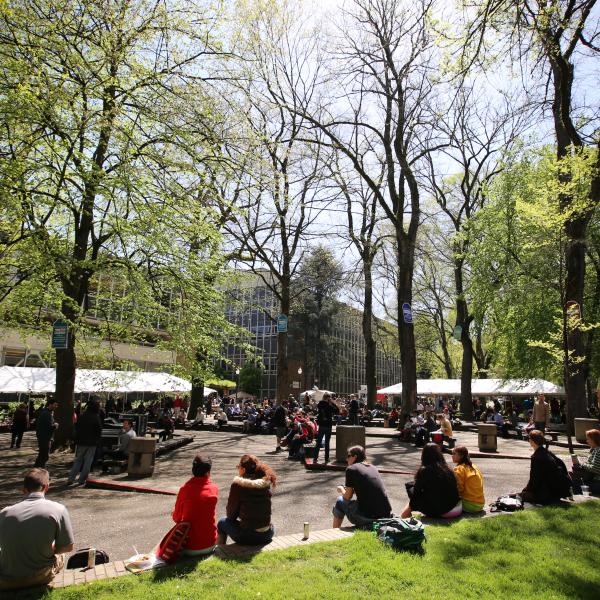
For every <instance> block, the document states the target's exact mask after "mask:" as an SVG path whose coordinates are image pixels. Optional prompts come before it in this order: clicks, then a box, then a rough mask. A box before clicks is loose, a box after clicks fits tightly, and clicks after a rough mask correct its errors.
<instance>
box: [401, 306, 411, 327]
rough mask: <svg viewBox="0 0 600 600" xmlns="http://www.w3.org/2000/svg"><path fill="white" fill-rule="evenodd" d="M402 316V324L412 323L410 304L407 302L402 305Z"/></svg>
mask: <svg viewBox="0 0 600 600" xmlns="http://www.w3.org/2000/svg"><path fill="white" fill-rule="evenodd" d="M402 314H403V315H404V322H405V323H412V322H413V315H412V310H411V308H410V304H409V303H408V302H405V303H404V304H403V305H402Z"/></svg>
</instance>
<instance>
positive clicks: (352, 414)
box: [348, 394, 359, 425]
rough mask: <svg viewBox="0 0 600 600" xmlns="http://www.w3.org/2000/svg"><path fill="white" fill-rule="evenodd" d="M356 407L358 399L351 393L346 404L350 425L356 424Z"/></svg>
mask: <svg viewBox="0 0 600 600" xmlns="http://www.w3.org/2000/svg"><path fill="white" fill-rule="evenodd" d="M358 408H359V406H358V400H357V399H356V396H355V395H354V394H352V395H351V396H350V405H349V406H348V420H349V421H350V425H358Z"/></svg>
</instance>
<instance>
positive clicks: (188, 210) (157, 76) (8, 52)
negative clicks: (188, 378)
mask: <svg viewBox="0 0 600 600" xmlns="http://www.w3.org/2000/svg"><path fill="white" fill-rule="evenodd" d="M200 17H202V20H203V22H204V23H205V25H203V26H200V27H198V26H197V22H198V19H199V18H200ZM212 19H213V17H212V16H211V15H210V14H209V13H208V12H205V13H202V12H201V11H200V10H199V9H198V7H197V6H195V5H194V4H191V3H187V2H186V3H179V2H177V1H173V2H168V3H166V4H165V3H163V2H156V1H151V0H135V1H129V0H127V1H126V0H118V1H117V0H115V1H111V2H98V1H94V0H84V1H83V2H80V1H78V2H73V1H70V0H66V1H65V2H60V3H57V2H55V1H54V0H41V1H38V0H35V1H34V0H25V1H23V2H20V3H11V4H7V3H4V4H2V5H1V6H0V51H1V52H2V56H3V78H2V81H1V82H0V97H1V98H2V101H3V105H4V106H5V107H7V108H9V110H7V111H6V112H5V113H4V116H3V118H2V128H1V133H0V136H1V137H0V148H1V151H2V153H3V161H2V165H1V166H0V189H1V193H2V199H3V200H8V202H5V203H4V202H3V204H2V209H1V210H2V211H3V215H2V216H3V217H4V218H6V219H9V220H10V222H12V223H14V224H15V226H14V227H13V228H12V229H10V230H9V231H3V237H2V248H1V249H0V252H1V253H2V255H3V256H4V257H6V256H9V257H10V258H11V260H12V261H13V264H14V265H15V268H14V273H15V274H16V277H10V278H9V281H10V285H9V286H8V289H7V290H5V292H4V294H3V296H4V298H5V302H6V300H7V299H9V298H10V300H11V306H12V307H15V306H21V307H22V310H17V311H16V312H17V313H21V314H22V313H25V312H27V313H29V314H30V316H31V315H36V314H37V315H48V318H49V319H50V320H52V319H54V318H55V316H61V317H62V318H64V319H65V320H66V321H67V322H68V323H69V325H70V329H69V336H68V347H67V348H66V349H64V350H57V353H56V398H57V400H58V401H59V411H58V421H59V424H60V428H59V430H58V432H57V436H56V443H57V445H59V446H60V445H62V444H64V442H65V440H66V439H67V438H68V437H69V435H70V429H71V423H72V414H73V389H74V383H75V369H76V358H77V357H76V340H77V339H78V336H81V334H82V332H83V330H84V326H87V325H89V326H91V329H92V331H96V332H97V331H98V329H96V328H97V327H98V326H99V321H98V320H96V322H92V323H90V322H89V321H90V319H89V318H88V317H86V312H87V311H88V309H89V299H90V296H91V293H90V292H91V291H92V290H93V288H94V281H95V279H96V278H97V277H98V275H99V274H100V273H103V274H106V275H107V276H109V277H110V278H112V280H113V281H116V282H117V287H118V289H119V298H118V301H117V303H116V304H115V305H114V306H119V305H120V307H121V309H122V311H124V312H125V315H126V316H125V318H124V320H123V322H122V323H120V324H119V325H117V324H115V323H114V321H113V320H112V319H106V320H105V321H104V323H105V326H106V327H110V328H111V329H110V335H111V336H117V337H118V335H119V334H127V335H129V336H131V337H137V338H138V339H145V340H146V341H151V342H157V341H160V340H161V339H162V340H163V341H164V342H165V343H169V341H170V342H171V343H175V341H177V343H178V344H179V350H180V351H181V352H182V354H183V355H184V356H188V357H190V359H191V360H193V358H192V357H193V356H194V355H195V354H196V352H197V348H198V344H200V343H202V344H203V345H204V346H205V348H206V349H207V351H208V352H213V353H214V352H215V347H217V346H218V340H219V335H218V331H219V330H220V328H221V327H223V328H225V327H226V325H225V323H224V320H222V319H220V317H219V312H220V306H219V304H218V297H217V296H216V294H215V293H214V292H213V290H212V286H207V285H206V282H207V281H214V280H215V278H216V277H217V274H218V272H219V271H220V270H221V269H222V260H221V258H220V256H219V251H218V250H219V244H220V241H219V237H218V234H217V232H216V230H215V227H214V225H213V223H214V218H213V215H212V214H211V213H210V211H209V210H208V209H207V208H206V206H205V205H204V203H203V201H202V189H203V180H204V177H203V174H202V163H203V160H204V159H205V158H206V157H207V156H210V157H211V158H212V159H215V158H218V140H216V139H215V138H214V135H213V132H214V130H213V127H212V117H211V115H210V111H208V110H205V109H203V108H202V106H204V104H203V102H204V101H205V100H206V90H205V89H204V86H203V82H202V78H201V77H200V76H199V72H200V71H201V69H200V67H201V63H202V60H203V58H204V57H205V56H206V55H207V54H214V52H215V51H216V45H214V44H213V39H212V35H211V33H210V26H211V24H212ZM208 105H209V103H208V102H206V106H208ZM5 281H6V280H5ZM173 298H174V300H173ZM11 313H12V311H11V310H10V308H9V307H7V305H5V309H4V315H5V316H6V315H7V314H11ZM157 314H162V315H163V316H165V315H167V314H170V315H171V316H170V323H169V333H168V335H166V336H165V335H163V334H160V333H158V334H157V333H156V320H155V317H156V316H157ZM38 321H39V319H38ZM222 330H223V329H221V331H222ZM100 332H102V330H100ZM199 338H201V340H199ZM192 346H193V348H192Z"/></svg>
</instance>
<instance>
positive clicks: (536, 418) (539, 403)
mask: <svg viewBox="0 0 600 600" xmlns="http://www.w3.org/2000/svg"><path fill="white" fill-rule="evenodd" d="M532 417H533V423H534V425H535V428H536V429H537V430H538V431H541V432H542V433H544V432H545V431H546V427H548V426H549V425H550V405H549V404H548V403H547V402H546V401H545V400H544V394H539V396H538V397H537V399H536V401H535V404H534V405H533V415H532Z"/></svg>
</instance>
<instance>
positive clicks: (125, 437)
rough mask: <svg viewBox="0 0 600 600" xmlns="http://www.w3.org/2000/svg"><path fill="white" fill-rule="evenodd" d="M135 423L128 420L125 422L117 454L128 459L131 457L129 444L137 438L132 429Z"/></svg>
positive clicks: (120, 434)
mask: <svg viewBox="0 0 600 600" xmlns="http://www.w3.org/2000/svg"><path fill="white" fill-rule="evenodd" d="M132 427H133V423H132V422H131V421H129V420H128V419H124V420H123V429H122V430H121V432H120V433H119V447H118V449H117V454H120V455H121V456H123V457H125V458H127V456H129V442H130V441H131V439H132V438H134V437H135V431H134V430H133V429H132Z"/></svg>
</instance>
